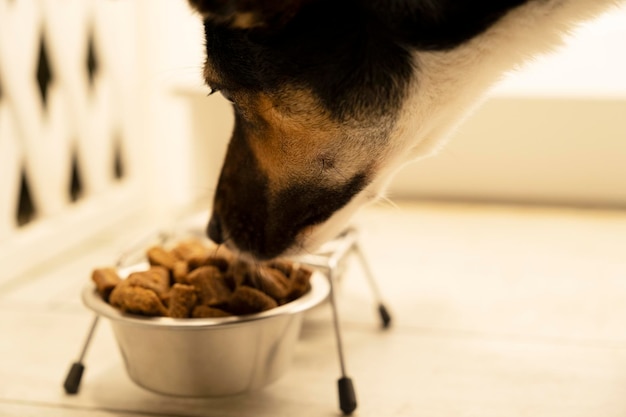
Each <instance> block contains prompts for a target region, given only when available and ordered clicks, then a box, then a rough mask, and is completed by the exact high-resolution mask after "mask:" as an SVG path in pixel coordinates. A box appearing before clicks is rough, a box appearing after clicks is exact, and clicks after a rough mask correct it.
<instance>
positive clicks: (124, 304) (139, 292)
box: [109, 284, 166, 316]
mask: <svg viewBox="0 0 626 417" xmlns="http://www.w3.org/2000/svg"><path fill="white" fill-rule="evenodd" d="M109 302H110V303H111V305H112V306H114V307H117V308H119V309H120V310H122V311H124V312H126V313H133V314H143V315H146V316H163V315H165V314H166V310H165V307H164V306H163V303H161V300H160V299H159V297H158V296H157V295H156V294H155V293H154V291H152V290H149V289H147V288H142V287H135V286H132V285H129V284H119V285H117V286H116V287H115V289H114V290H113V291H112V292H111V296H110V297H109Z"/></svg>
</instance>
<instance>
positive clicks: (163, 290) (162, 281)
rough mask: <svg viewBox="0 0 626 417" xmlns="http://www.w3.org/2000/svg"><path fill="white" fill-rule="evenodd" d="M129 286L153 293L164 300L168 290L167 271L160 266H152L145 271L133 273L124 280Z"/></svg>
mask: <svg viewBox="0 0 626 417" xmlns="http://www.w3.org/2000/svg"><path fill="white" fill-rule="evenodd" d="M126 281H128V284H129V285H132V286H135V287H142V288H147V289H149V290H152V291H154V292H155V293H156V294H157V295H158V296H159V298H161V299H165V298H166V297H167V293H168V291H169V289H170V276H169V271H168V270H167V269H165V268H163V267H162V266H152V267H150V269H148V270H147V271H141V272H133V273H132V274H130V275H129V276H128V278H126Z"/></svg>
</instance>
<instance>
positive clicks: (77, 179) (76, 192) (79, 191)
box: [69, 151, 83, 201]
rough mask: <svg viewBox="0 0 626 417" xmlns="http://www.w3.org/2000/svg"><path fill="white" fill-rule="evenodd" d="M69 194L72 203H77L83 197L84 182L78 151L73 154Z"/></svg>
mask: <svg viewBox="0 0 626 417" xmlns="http://www.w3.org/2000/svg"><path fill="white" fill-rule="evenodd" d="M69 192H70V200H71V201H76V200H78V199H79V198H81V197H82V195H83V180H82V178H81V175H80V166H79V163H78V155H77V154H76V151H74V152H72V174H71V179H70V189H69Z"/></svg>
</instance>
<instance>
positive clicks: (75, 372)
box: [63, 362, 85, 394]
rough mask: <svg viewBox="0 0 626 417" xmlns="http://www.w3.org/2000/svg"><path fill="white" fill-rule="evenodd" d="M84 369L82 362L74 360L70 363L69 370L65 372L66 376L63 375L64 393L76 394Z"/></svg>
mask: <svg viewBox="0 0 626 417" xmlns="http://www.w3.org/2000/svg"><path fill="white" fill-rule="evenodd" d="M84 370H85V366H84V365H83V364H82V363H80V362H74V363H73V364H72V367H71V368H70V371H69V372H68V373H67V377H65V382H64V383H63V388H65V392H66V393H68V394H76V393H77V392H78V389H79V388H80V380H81V378H82V377H83V371H84Z"/></svg>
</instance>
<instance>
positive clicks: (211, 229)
mask: <svg viewBox="0 0 626 417" xmlns="http://www.w3.org/2000/svg"><path fill="white" fill-rule="evenodd" d="M207 235H209V238H211V240H212V241H213V242H215V243H217V244H218V245H219V244H222V243H224V236H223V235H222V222H221V220H220V217H219V216H218V215H217V214H215V213H213V215H212V216H211V220H209V225H208V226H207Z"/></svg>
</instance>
